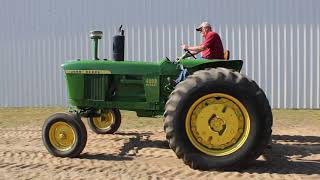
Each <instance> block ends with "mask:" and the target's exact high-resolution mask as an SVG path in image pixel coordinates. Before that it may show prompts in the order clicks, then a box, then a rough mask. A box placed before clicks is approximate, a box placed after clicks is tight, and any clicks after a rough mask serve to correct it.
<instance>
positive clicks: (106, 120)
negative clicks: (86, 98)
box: [93, 111, 115, 130]
mask: <svg viewBox="0 0 320 180" xmlns="http://www.w3.org/2000/svg"><path fill="white" fill-rule="evenodd" d="M114 121H115V117H114V114H113V113H112V111H107V112H103V113H102V114H101V116H99V117H93V124H94V125H95V126H96V127H97V128H98V129H102V130H107V129H110V128H111V125H112V124H113V123H114Z"/></svg>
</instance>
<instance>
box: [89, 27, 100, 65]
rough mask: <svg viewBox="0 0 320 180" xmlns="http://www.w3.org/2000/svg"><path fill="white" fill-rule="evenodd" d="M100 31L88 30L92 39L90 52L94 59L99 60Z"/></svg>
mask: <svg viewBox="0 0 320 180" xmlns="http://www.w3.org/2000/svg"><path fill="white" fill-rule="evenodd" d="M102 34H103V33H102V31H90V39H93V41H92V54H93V58H94V60H99V58H98V40H99V39H101V38H102Z"/></svg>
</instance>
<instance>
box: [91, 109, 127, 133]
mask: <svg viewBox="0 0 320 180" xmlns="http://www.w3.org/2000/svg"><path fill="white" fill-rule="evenodd" d="M88 124H89V126H90V128H91V130H92V131H93V132H95V133H97V134H113V133H114V132H116V131H117V130H118V129H119V127H120V125H121V113H120V111H119V109H107V110H101V115H100V116H91V117H89V118H88Z"/></svg>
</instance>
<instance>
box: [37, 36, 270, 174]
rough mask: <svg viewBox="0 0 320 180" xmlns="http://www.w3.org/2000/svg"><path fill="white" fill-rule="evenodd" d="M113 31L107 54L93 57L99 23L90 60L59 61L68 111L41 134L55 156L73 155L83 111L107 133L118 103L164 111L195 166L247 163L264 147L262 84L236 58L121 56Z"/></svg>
mask: <svg viewBox="0 0 320 180" xmlns="http://www.w3.org/2000/svg"><path fill="white" fill-rule="evenodd" d="M120 32H121V34H120V35H117V36H114V38H113V60H106V59H103V60H99V58H98V40H99V39H101V37H102V32H101V31H93V32H91V34H90V37H91V39H93V53H94V60H79V59H78V60H73V61H69V62H66V63H65V64H63V65H62V68H63V69H64V72H65V78H66V82H67V87H68V97H69V103H70V104H71V106H72V107H73V108H71V109H70V111H69V112H68V113H57V114H54V115H52V116H50V117H49V118H48V119H47V120H46V121H45V123H44V125H43V130H42V139H43V143H44V145H45V147H46V148H47V150H48V151H49V153H51V154H52V155H54V156H58V157H76V156H79V155H80V153H81V152H82V150H83V149H84V147H85V145H86V142H87V131H86V129H85V126H84V123H83V122H82V121H81V117H85V118H87V119H88V124H89V126H90V128H91V129H92V130H93V131H94V132H95V133H98V134H112V133H114V132H116V131H117V129H118V128H119V126H120V124H121V114H120V110H129V111H135V112H136V113H137V116H139V117H154V116H159V115H163V117H164V131H165V134H166V139H167V141H168V143H169V146H170V148H171V149H172V150H173V151H174V152H175V153H176V155H177V157H178V158H181V159H182V160H183V161H184V163H185V164H187V165H189V166H190V167H191V168H193V169H201V170H207V169H213V168H219V169H226V168H234V167H241V166H245V165H248V163H250V162H252V161H253V160H255V159H257V158H258V157H259V156H260V155H261V154H262V153H263V151H264V149H265V148H266V147H267V145H268V143H269V140H270V137H271V132H272V129H271V128H272V121H273V120H272V112H271V108H270V105H269V102H268V99H267V97H266V95H265V93H264V92H263V90H262V89H261V88H259V86H258V85H257V84H256V83H255V82H254V81H253V80H250V79H249V78H247V77H246V76H245V75H243V74H241V73H240V70H241V68H242V63H243V62H242V61H241V60H191V59H186V57H190V56H191V53H190V52H185V54H184V55H182V57H181V58H177V59H176V60H169V59H168V58H164V59H163V60H161V61H160V62H159V63H151V62H134V61H124V58H123V57H124V36H123V30H121V31H120Z"/></svg>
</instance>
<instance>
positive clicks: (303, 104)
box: [0, 0, 320, 108]
mask: <svg viewBox="0 0 320 180" xmlns="http://www.w3.org/2000/svg"><path fill="white" fill-rule="evenodd" d="M319 7H320V1H318V0H305V1H300V0H281V1H280V0H241V1H239V0H161V1H160V0H158V1H156V0H153V1H151V0H116V1H111V0H109V1H104V0H91V1H87V0H68V1H62V0H55V1H50V0H29V1H18V0H1V2H0V23H1V24H0V25H1V32H0V65H1V66H0V84H1V88H0V106H5V107H7V106H61V105H67V97H66V88H65V83H64V79H63V72H62V70H61V68H60V65H61V64H62V63H63V62H65V61H67V60H69V59H77V58H82V59H83V58H87V59H88V58H91V50H90V48H91V44H90V40H89V38H88V32H89V31H90V30H92V29H97V30H102V31H103V32H104V37H103V40H102V41H101V43H102V46H101V47H100V56H101V57H105V58H110V57H111V38H112V35H114V33H115V31H116V29H117V27H118V26H119V25H120V24H123V25H124V27H125V29H126V54H125V57H126V59H129V60H136V61H138V60H140V61H155V62H156V61H158V60H159V59H160V58H162V57H165V56H167V57H170V58H175V57H176V56H179V55H181V53H182V51H181V50H180V48H179V46H180V44H182V43H188V44H199V43H200V42H201V40H202V39H201V36H200V34H198V33H196V32H195V31H194V28H195V26H197V25H198V24H199V23H201V22H202V21H209V22H211V24H212V25H213V26H214V29H215V30H216V31H217V32H218V33H220V35H221V37H222V40H223V43H224V46H225V49H229V50H230V51H231V58H232V59H243V60H244V63H245V64H244V69H243V73H245V74H247V75H248V76H249V77H251V78H252V79H254V80H256V82H257V83H258V84H259V85H260V86H261V87H262V88H263V89H264V90H265V92H266V94H267V96H268V97H269V100H270V102H271V105H272V107H273V108H320V103H319V99H320V96H319V85H320V75H319V71H320V64H319V61H320V56H319V50H320V45H319V39H320V37H319V36H320V35H319V22H320V13H319Z"/></svg>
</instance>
